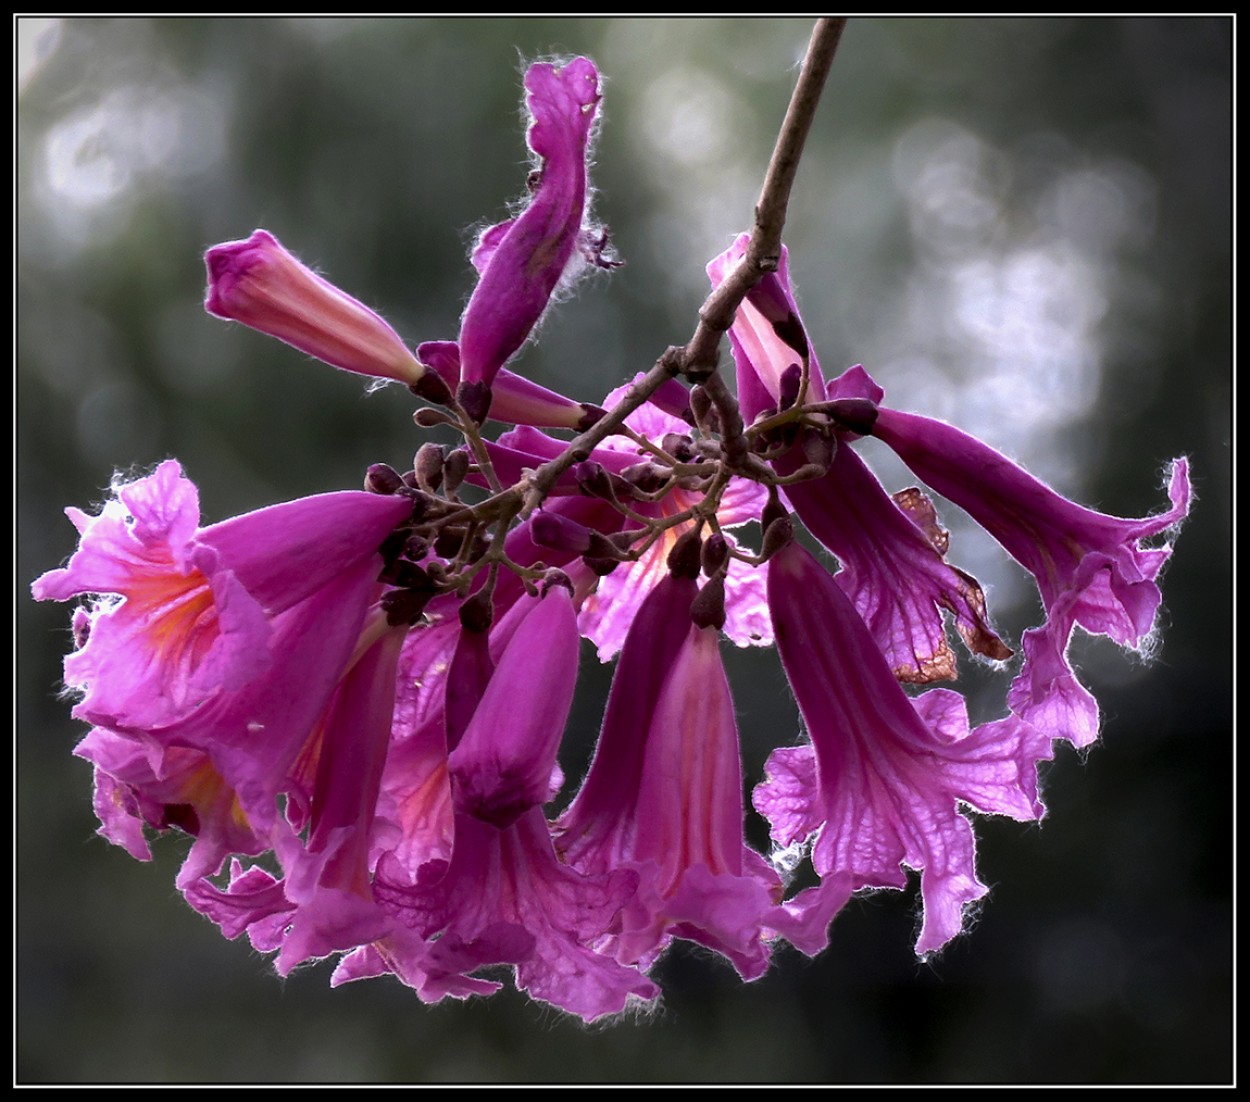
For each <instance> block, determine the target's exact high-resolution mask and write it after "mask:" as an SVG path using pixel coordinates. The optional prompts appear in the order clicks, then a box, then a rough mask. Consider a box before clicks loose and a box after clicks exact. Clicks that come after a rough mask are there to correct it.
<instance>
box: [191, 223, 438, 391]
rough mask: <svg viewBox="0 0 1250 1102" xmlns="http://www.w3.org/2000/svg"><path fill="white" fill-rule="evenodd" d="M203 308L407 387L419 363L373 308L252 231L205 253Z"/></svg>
mask: <svg viewBox="0 0 1250 1102" xmlns="http://www.w3.org/2000/svg"><path fill="white" fill-rule="evenodd" d="M204 263H205V266H206V267H207V268H208V295H207V297H206V298H205V299H204V309H206V310H207V311H208V312H209V313H210V314H212V315H214V316H215V317H219V318H225V319H226V320H227V321H238V322H242V323H243V324H244V325H246V326H249V327H250V328H252V329H258V330H259V331H260V332H262V333H267V334H268V335H269V336H271V337H277V338H278V340H280V341H285V342H286V343H287V344H290V345H294V346H295V347H296V348H298V349H299V350H300V351H301V352H307V353H308V354H309V355H310V356H316V357H317V359H319V360H324V361H325V362H326V363H328V364H332V365H333V366H335V367H340V368H342V369H343V370H344V371H354V372H356V373H357V374H359V375H374V376H377V377H378V378H382V379H394V380H396V381H397V382H401V383H406V384H408V385H412V384H413V383H416V382H418V381H419V380H420V379H421V376H422V375H424V374H425V368H424V367H423V366H422V365H421V363H420V362H419V361H418V360H417V358H416V356H414V355H413V354H412V352H410V351H409V350H408V348H407V346H406V345H405V344H404V342H403V341H402V340H400V338H399V335H398V334H397V333H396V332H395V330H394V329H392V328H391V327H390V326H389V325H387V324H386V322H385V321H383V320H382V318H380V317H379V316H378V315H377V314H375V313H374V312H373V311H372V310H370V309H369V308H368V307H367V306H365V305H364V304H363V303H360V302H357V301H356V300H355V299H354V298H352V297H351V295H348V294H345V293H344V292H343V291H340V290H339V289H338V288H337V287H335V286H334V284H332V283H329V282H328V281H326V280H324V279H322V278H321V276H319V275H317V274H316V273H315V272H313V271H311V270H310V269H309V268H307V267H305V266H304V265H303V264H301V263H300V262H299V261H298V260H296V259H295V257H293V256H292V255H291V254H290V253H289V252H287V251H286V249H284V248H283V247H282V246H281V245H280V244H279V243H278V239H277V238H276V237H274V236H273V235H272V234H270V233H266V232H265V231H264V230H256V231H255V232H254V233H253V234H252V236H251V237H249V238H248V239H247V240H246V241H227V242H226V243H225V244H222V245H214V246H213V247H212V248H211V249H209V250H208V252H207V253H206V254H205V256H204Z"/></svg>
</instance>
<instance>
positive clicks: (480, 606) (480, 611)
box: [460, 589, 495, 634]
mask: <svg viewBox="0 0 1250 1102" xmlns="http://www.w3.org/2000/svg"><path fill="white" fill-rule="evenodd" d="M494 619H495V602H494V601H493V600H491V596H490V594H489V593H487V592H486V590H485V589H479V590H478V591H477V592H476V593H474V594H473V596H472V597H466V598H465V600H464V602H463V603H462V604H461V605H460V626H461V627H462V628H464V630H465V631H475V632H477V633H478V634H481V633H482V632H484V631H489V630H490V625H491V623H492V622H493V621H494Z"/></svg>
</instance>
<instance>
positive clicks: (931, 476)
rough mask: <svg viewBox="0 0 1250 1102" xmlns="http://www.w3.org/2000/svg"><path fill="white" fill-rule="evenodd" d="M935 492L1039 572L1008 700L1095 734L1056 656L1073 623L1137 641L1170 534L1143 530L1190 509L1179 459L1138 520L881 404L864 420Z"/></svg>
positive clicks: (1087, 736) (1176, 520) (1147, 626)
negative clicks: (1079, 500) (1153, 511)
mask: <svg viewBox="0 0 1250 1102" xmlns="http://www.w3.org/2000/svg"><path fill="white" fill-rule="evenodd" d="M873 435H875V436H878V437H880V438H881V439H882V440H884V441H885V442H886V443H887V444H889V445H890V447H891V448H893V449H894V450H895V451H896V452H897V453H898V454H899V456H900V457H901V458H902V459H903V460H904V462H906V463H907V465H908V466H909V467H910V468H911V469H912V470H913V471H915V472H916V474H917V475H918V476H919V477H920V478H922V479H923V480H924V481H925V482H926V483H927V484H928V485H929V486H931V487H932V488H933V489H935V490H937V491H938V493H940V494H943V495H944V496H946V497H948V498H950V499H951V501H953V502H955V504H956V505H958V506H960V507H961V508H963V509H965V510H967V512H968V513H969V515H971V516H972V518H973V519H974V520H976V521H977V522H978V523H979V524H980V525H981V526H982V527H983V528H985V529H986V531H988V532H989V533H990V534H991V535H992V536H993V537H994V538H995V539H996V540H998V542H999V543H1001V544H1002V545H1003V547H1004V548H1006V550H1007V551H1008V552H1009V553H1010V554H1011V556H1012V557H1013V558H1014V559H1015V560H1016V561H1017V562H1019V563H1020V564H1021V565H1022V566H1024V567H1025V568H1026V569H1027V570H1028V571H1029V572H1030V573H1031V574H1032V575H1033V577H1034V579H1035V580H1036V581H1037V587H1038V590H1039V591H1040V593H1041V596H1042V604H1043V605H1044V607H1045V609H1046V612H1047V614H1048V616H1049V618H1050V619H1049V622H1048V623H1047V624H1046V625H1045V626H1044V627H1042V628H1038V629H1035V630H1033V631H1030V632H1027V633H1026V634H1025V637H1024V651H1025V664H1024V669H1023V670H1022V672H1021V676H1020V678H1019V679H1018V680H1017V681H1016V683H1015V685H1014V686H1013V688H1012V696H1011V699H1012V706H1013V708H1015V709H1016V710H1017V712H1018V713H1019V714H1021V715H1023V716H1026V717H1027V718H1029V719H1030V720H1032V721H1033V722H1036V723H1039V724H1042V725H1043V726H1044V727H1045V728H1046V729H1047V730H1050V731H1052V732H1053V733H1054V734H1055V735H1056V736H1057V737H1061V738H1066V739H1068V740H1069V741H1071V742H1072V743H1073V744H1074V745H1076V746H1086V745H1088V744H1089V743H1090V742H1092V741H1093V740H1094V739H1095V738H1097V734H1098V712H1097V705H1096V704H1095V703H1094V700H1093V698H1092V697H1091V696H1090V695H1089V694H1088V693H1087V692H1086V691H1085V690H1084V689H1083V688H1082V687H1081V686H1080V684H1079V682H1077V680H1076V677H1075V675H1074V674H1073V673H1072V670H1071V668H1070V667H1069V666H1068V663H1067V660H1066V658H1065V657H1064V654H1065V651H1066V650H1067V646H1068V639H1069V637H1070V635H1071V632H1072V627H1073V626H1074V625H1076V624H1079V625H1080V626H1081V627H1083V628H1084V629H1085V630H1086V631H1088V632H1090V633H1091V634H1096V635H1108V636H1110V637H1111V638H1112V639H1114V640H1115V641H1116V642H1117V643H1119V644H1120V645H1121V646H1125V647H1138V646H1140V645H1142V644H1143V642H1144V641H1145V640H1146V639H1147V637H1148V636H1149V634H1150V632H1151V630H1152V628H1153V625H1154V619H1155V613H1156V612H1157V610H1158V608H1159V602H1160V599H1161V598H1160V594H1159V586H1158V583H1157V579H1158V576H1159V572H1160V571H1161V570H1162V569H1163V566H1164V564H1165V563H1166V562H1167V560H1168V557H1169V556H1170V555H1171V553H1172V547H1171V544H1168V543H1163V544H1160V545H1159V546H1150V545H1148V544H1147V543H1146V542H1145V541H1147V540H1149V539H1152V538H1154V537H1156V536H1160V535H1163V534H1165V533H1167V532H1168V531H1170V530H1172V529H1175V528H1176V527H1177V526H1178V525H1179V524H1180V522H1181V521H1182V520H1184V518H1185V516H1186V514H1187V513H1188V512H1189V501H1190V487H1189V466H1188V464H1187V463H1186V461H1185V460H1184V459H1178V460H1176V462H1175V463H1173V465H1172V470H1171V473H1170V475H1169V479H1168V481H1169V488H1168V496H1169V498H1170V499H1171V504H1172V507H1171V508H1170V509H1167V510H1165V511H1164V512H1162V513H1159V514H1157V515H1156V516H1153V517H1146V518H1144V519H1142V520H1121V519H1120V518H1118V517H1111V516H1106V515H1105V514H1103V513H1096V512H1094V511H1093V510H1092V509H1085V508H1082V507H1081V506H1079V505H1076V504H1073V503H1072V502H1071V501H1068V500H1067V499H1065V498H1063V497H1060V495H1059V494H1057V493H1055V491H1054V490H1052V489H1050V487H1049V486H1046V485H1045V484H1044V483H1042V482H1040V481H1039V480H1038V479H1036V478H1034V477H1033V476H1032V475H1031V474H1029V473H1028V472H1027V471H1024V470H1022V469H1021V468H1020V467H1019V466H1017V465H1016V464H1015V463H1013V462H1012V461H1011V460H1009V459H1007V458H1006V457H1005V456H1003V455H1000V454H999V453H998V452H996V451H994V450H993V449H992V448H990V447H988V446H987V445H985V444H982V443H981V442H980V441H979V440H976V439H974V438H973V437H971V436H968V435H967V434H966V433H963V432H960V431H959V430H958V429H956V428H952V427H951V426H950V425H947V424H944V423H943V422H941V421H935V420H933V419H932V418H929V417H920V416H917V415H916V414H911V413H899V412H898V411H896V410H892V409H884V408H883V409H881V411H880V413H879V416H878V417H877V422H876V425H875V426H874V428H873Z"/></svg>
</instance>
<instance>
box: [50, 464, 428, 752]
mask: <svg viewBox="0 0 1250 1102" xmlns="http://www.w3.org/2000/svg"><path fill="white" fill-rule="evenodd" d="M410 510H411V506H410V503H408V502H407V501H405V500H404V499H403V498H400V497H382V496H379V495H374V494H366V493H358V492H344V493H337V494H325V495H322V496H320V497H311V498H304V499H301V500H299V501H291V502H287V503H285V504H282V505H275V506H271V507H270V508H267V509H261V510H258V511H257V512H254V513H248V514H246V515H244V516H240V517H235V518H233V519H231V520H228V521H223V522H222V523H220V524H215V525H211V526H210V527H208V528H199V527H198V524H199V497H198V494H197V492H196V489H195V486H194V485H193V484H192V483H191V482H190V481H189V480H188V479H187V478H186V477H185V476H184V475H183V474H182V468H181V467H180V466H179V465H178V464H177V463H176V462H174V461H173V460H167V461H166V462H164V463H162V464H161V465H160V466H159V467H157V469H156V470H155V471H154V472H153V473H152V474H151V475H148V476H147V477H145V478H140V479H138V480H136V481H134V482H130V483H122V484H118V485H116V486H115V487H114V497H113V498H112V499H111V500H110V501H109V502H107V503H106V504H105V506H104V508H103V509H102V510H101V511H100V513H99V514H98V515H97V516H94V517H92V516H88V515H87V514H85V513H82V512H80V511H79V510H77V509H70V510H68V511H67V512H68V516H69V518H70V520H71V521H73V523H74V525H75V527H77V528H78V531H79V533H80V540H79V546H78V550H77V551H75V553H74V555H73V556H72V557H71V559H70V561H69V563H68V565H67V566H65V567H63V568H61V569H58V570H51V571H49V572H48V573H46V574H44V575H43V576H42V577H40V578H38V579H37V580H36V581H35V583H34V584H33V586H32V587H31V590H32V593H33V594H34V596H35V598H36V599H37V600H58V601H63V600H68V599H69V598H71V597H74V596H77V595H79V594H98V595H100V597H99V598H98V599H97V600H96V601H95V603H94V604H93V605H92V606H91V608H90V611H89V612H88V613H87V615H86V616H85V618H84V617H80V629H81V630H80V635H81V636H85V642H84V643H83V645H81V646H80V647H79V649H77V650H76V651H74V652H73V653H72V654H70V655H69V656H68V657H67V658H66V659H65V679H66V682H67V683H68V684H69V685H70V686H71V687H72V688H74V689H77V690H80V691H81V692H82V693H83V697H82V699H81V701H79V703H78V705H77V706H76V707H75V709H74V714H75V715H76V716H77V717H79V718H81V719H85V720H88V721H89V722H91V723H94V724H97V725H99V726H103V727H108V728H112V729H137V730H150V729H152V728H158V727H164V726H167V725H169V724H172V723H175V722H177V721H179V720H182V719H185V718H186V717H187V716H188V715H189V714H191V713H192V712H194V711H196V710H197V709H199V708H202V707H204V705H205V704H206V703H207V702H209V701H210V700H212V699H213V698H214V697H215V696H217V695H218V694H220V693H223V692H233V691H237V690H239V689H242V688H243V687H244V686H246V685H247V684H248V683H249V682H252V681H253V680H255V679H256V678H258V677H260V676H261V675H262V674H264V673H265V672H266V671H267V670H268V669H269V667H270V665H271V663H272V661H273V655H272V654H271V652H270V649H269V641H270V636H271V634H272V631H273V624H272V621H273V618H274V617H275V616H276V615H278V614H280V613H282V612H284V611H286V610H287V609H290V608H293V607H294V606H296V605H298V604H300V603H301V602H303V601H305V600H307V599H308V598H310V597H312V596H313V595H315V594H316V593H317V592H318V591H319V590H321V589H322V588H324V587H325V586H327V585H329V584H331V583H332V582H333V580H334V579H335V578H336V577H337V576H338V575H340V574H341V573H343V572H344V571H350V570H351V569H352V568H353V567H355V566H358V565H360V564H366V565H368V564H370V563H375V564H376V565H378V566H379V567H380V560H379V559H377V550H378V547H379V545H380V544H381V542H382V540H383V539H384V538H385V537H386V536H387V535H388V534H389V533H390V532H391V530H392V529H394V528H395V526H396V525H397V524H399V523H400V522H402V521H403V520H404V519H405V518H406V517H407V515H408V514H409V512H410ZM359 611H360V610H357V614H358V613H359Z"/></svg>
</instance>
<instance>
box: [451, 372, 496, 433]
mask: <svg viewBox="0 0 1250 1102" xmlns="http://www.w3.org/2000/svg"><path fill="white" fill-rule="evenodd" d="M456 401H457V402H459V403H460V408H461V409H463V410H464V412H465V415H466V416H467V417H468V418H469V420H470V421H472V422H473V423H474V424H475V425H480V424H481V423H482V422H483V421H485V420H486V416H487V414H489V413H490V384H489V383H483V382H468V381H466V382H462V383H461V384H460V386H459V387H458V388H457V390H456Z"/></svg>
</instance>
